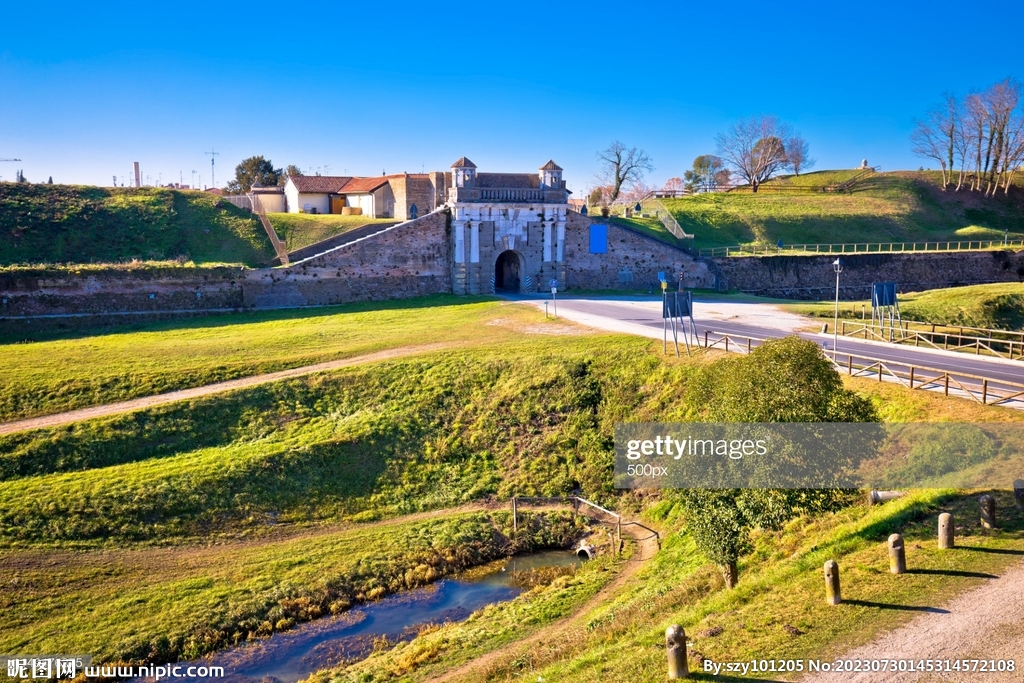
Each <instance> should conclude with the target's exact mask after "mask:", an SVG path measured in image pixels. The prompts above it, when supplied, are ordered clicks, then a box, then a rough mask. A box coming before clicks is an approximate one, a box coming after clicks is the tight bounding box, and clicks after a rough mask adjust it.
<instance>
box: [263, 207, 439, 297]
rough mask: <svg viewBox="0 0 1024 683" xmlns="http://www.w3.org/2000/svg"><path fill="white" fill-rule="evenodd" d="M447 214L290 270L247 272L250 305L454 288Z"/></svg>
mask: <svg viewBox="0 0 1024 683" xmlns="http://www.w3.org/2000/svg"><path fill="white" fill-rule="evenodd" d="M449 260H450V259H449V248H448V214H447V212H445V211H438V212H435V213H431V214H428V215H426V216H423V217H422V218H420V219H418V220H415V221H411V222H408V223H402V224H400V225H396V226H394V227H392V228H388V229H387V230H385V231H384V232H381V233H378V234H376V235H373V236H372V237H368V238H366V239H363V240H359V241H357V242H353V243H351V244H347V245H345V246H343V247H340V248H338V249H335V250H333V251H330V252H327V253H325V254H321V255H320V256H316V257H313V258H310V259H307V260H305V261H301V262H299V263H295V264H293V265H291V266H289V267H287V268H275V269H270V270H267V269H263V270H254V271H249V272H248V273H247V274H246V278H245V282H244V283H243V291H244V302H245V305H246V306H255V307H257V308H267V307H277V306H311V305H323V304H337V303H345V302H348V301H379V300H383V299H401V298H406V297H413V296H424V295H427V294H437V293H443V292H450V291H451V290H452V281H451V269H450V267H449Z"/></svg>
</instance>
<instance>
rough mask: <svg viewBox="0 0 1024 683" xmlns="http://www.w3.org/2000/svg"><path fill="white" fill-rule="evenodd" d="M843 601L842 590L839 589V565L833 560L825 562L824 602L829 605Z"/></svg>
mask: <svg viewBox="0 0 1024 683" xmlns="http://www.w3.org/2000/svg"><path fill="white" fill-rule="evenodd" d="M842 601H843V596H842V592H841V591H840V589H839V565H838V564H836V561H835V560H829V561H827V562H826V563H825V602H827V603H828V604H830V605H838V604H839V603H841V602H842Z"/></svg>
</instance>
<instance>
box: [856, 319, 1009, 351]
mask: <svg viewBox="0 0 1024 683" xmlns="http://www.w3.org/2000/svg"><path fill="white" fill-rule="evenodd" d="M912 325H920V326H923V327H925V328H926V329H917V328H914V327H912ZM929 327H930V329H927V328H929ZM937 327H943V326H941V325H933V324H930V323H918V322H914V321H903V324H902V325H901V324H895V325H884V324H882V325H880V324H878V323H875V324H871V323H859V322H849V321H845V320H843V321H840V328H839V334H841V335H842V336H844V337H853V338H857V337H859V338H861V339H865V340H873V341H883V342H889V343H893V344H913V345H914V346H918V347H919V346H921V345H924V346H926V347H930V348H933V349H942V350H944V351H961V352H970V353H974V355H976V356H980V355H982V354H984V355H991V356H998V357H1000V358H1007V359H1009V360H1024V332H1009V331H1007V330H987V329H984V328H970V327H960V328H959V331H958V332H952V331H949V332H947V331H945V330H942V329H936V328H937ZM953 329H956V327H955V326H954V327H953ZM965 332H966V333H965ZM971 332H977V333H978V334H970V333H971ZM996 335H1000V336H996Z"/></svg>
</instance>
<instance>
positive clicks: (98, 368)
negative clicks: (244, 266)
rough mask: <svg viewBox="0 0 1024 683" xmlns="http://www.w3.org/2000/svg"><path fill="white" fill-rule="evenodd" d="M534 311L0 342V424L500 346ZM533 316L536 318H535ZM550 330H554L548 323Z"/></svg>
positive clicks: (401, 307)
mask: <svg viewBox="0 0 1024 683" xmlns="http://www.w3.org/2000/svg"><path fill="white" fill-rule="evenodd" d="M531 316H535V311H531V310H528V309H525V308H517V307H508V306H506V305H504V304H502V303H501V302H498V301H493V300H491V301H487V300H483V299H481V298H467V297H453V296H435V297H427V298H425V299H416V300H406V301H400V302H388V303H372V304H348V305H344V306H337V307H332V308H325V309H322V310H319V311H317V312H316V313H312V314H311V313H309V312H308V311H290V312H259V313H239V314H231V315H225V316H217V317H207V318H198V319H194V320H186V321H176V322H166V323H154V324H150V325H147V326H145V327H144V329H142V330H139V331H131V332H117V333H109V334H101V335H96V336H82V337H76V338H71V339H58V340H53V341H42V342H31V343H17V344H5V345H0V349H2V350H3V353H2V354H0V376H2V377H3V380H2V381H0V420H4V421H7V420H11V419H14V418H18V417H26V416H32V415H41V414H47V413H54V412H60V411H63V410H69V409H72V408H79V407H83V406H88V405H96V404H102V403H110V402H114V401H121V400H125V399H128V398H134V397H138V396H147V395H150V394H157V393H163V392H166V391H170V390H173V389H181V388H185V387H192V386H200V385H203V384H210V383H212V382H216V381H220V380H225V379H231V378H235V377H245V376H248V375H255V374H260V373H264V372H272V371H275V370H281V369H284V368H291V367H298V366H302V365H309V364H312V363H318V362H321V361H326V360H332V359H337V358H347V357H350V356H358V355H361V354H365V353H370V352H373V351H380V350H383V349H389V348H397V347H401V346H409V345H421V344H428V343H446V344H452V345H459V344H465V343H467V342H470V341H472V342H475V343H486V342H487V341H489V340H500V339H508V338H510V337H512V336H513V335H514V334H515V331H516V329H517V327H518V326H520V325H525V326H528V325H530V324H534V323H535V322H536V320H535V317H531ZM541 318H543V316H541ZM545 324H548V325H552V326H556V327H557V326H559V325H563V324H564V323H562V322H560V321H549V322H547V323H545Z"/></svg>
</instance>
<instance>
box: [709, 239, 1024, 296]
mask: <svg viewBox="0 0 1024 683" xmlns="http://www.w3.org/2000/svg"><path fill="white" fill-rule="evenodd" d="M838 257H839V258H841V259H842V264H843V272H842V274H841V276H840V279H839V282H840V298H847V299H863V298H867V297H868V296H869V294H870V286H871V283H872V282H896V283H898V284H899V286H900V291H903V292H910V291H921V290H925V289H936V288H940V287H954V286H958V285H969V284H978V283H986V282H1019V281H1022V280H1024V252H1011V251H975V252H939V253H930V254H925V253H916V254H915V253H910V254H859V255H855V254H848V255H846V256H842V255H838ZM836 258H837V255H836V254H833V255H830V256H760V257H733V258H718V259H714V262H715V265H716V266H717V267H718V269H719V270H720V271H721V273H722V274H723V275H724V276H725V278H727V280H728V286H729V288H730V289H738V290H740V291H744V292H751V293H755V294H764V295H768V296H781V297H786V298H794V299H822V298H829V297H831V296H834V295H835V286H836V275H835V270H834V269H833V267H832V262H833V261H835V259H836Z"/></svg>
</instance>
